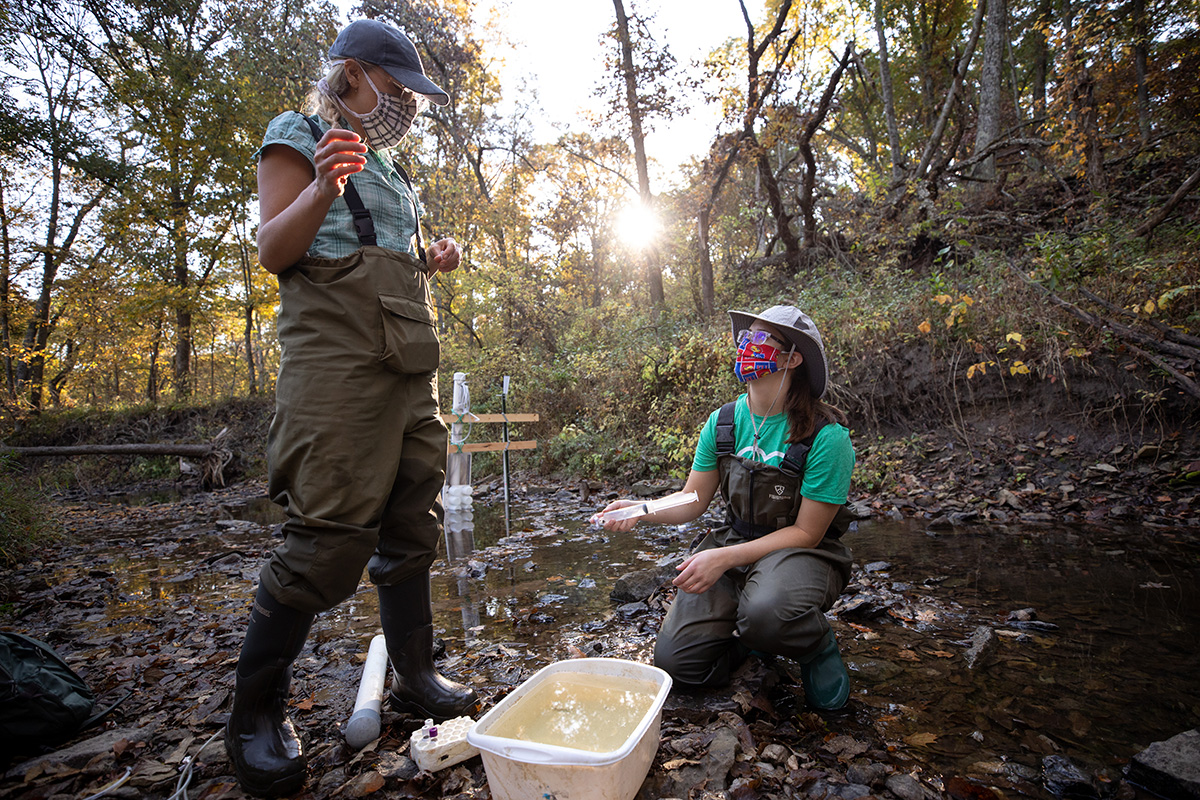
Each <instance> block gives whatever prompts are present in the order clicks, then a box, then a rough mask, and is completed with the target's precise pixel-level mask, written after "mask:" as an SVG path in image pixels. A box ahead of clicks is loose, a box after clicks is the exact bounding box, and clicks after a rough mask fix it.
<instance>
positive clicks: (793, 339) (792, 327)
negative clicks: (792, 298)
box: [729, 306, 829, 398]
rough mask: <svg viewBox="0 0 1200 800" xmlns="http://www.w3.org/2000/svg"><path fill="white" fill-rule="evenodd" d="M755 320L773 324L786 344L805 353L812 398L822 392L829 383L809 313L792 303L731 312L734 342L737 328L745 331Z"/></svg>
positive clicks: (817, 332)
mask: <svg viewBox="0 0 1200 800" xmlns="http://www.w3.org/2000/svg"><path fill="white" fill-rule="evenodd" d="M756 319H757V320H761V321H762V322H765V323H767V324H769V325H771V326H773V327H774V328H775V329H776V330H778V331H779V333H780V335H782V337H783V338H784V340H785V341H786V342H787V343H788V344H791V345H795V346H796V350H798V351H799V352H800V355H802V356H804V366H805V367H806V369H805V372H807V373H808V385H809V388H810V390H811V391H812V395H813V397H816V398H819V397H821V395H823V394H825V387H826V385H828V383H829V365H828V364H827V363H826V361H825V344H824V343H823V342H822V341H821V334H820V332H819V331H818V330H817V326H816V325H815V324H813V321H812V320H811V319H809V317H808V315H807V314H805V313H804V312H803V311H801V310H800V309H798V308H796V307H795V306H771V307H770V308H768V309H767V310H766V311H764V312H762V313H761V314H752V313H750V312H749V311H730V312H729V320H730V322H731V323H732V326H733V340H734V343H736V342H737V335H738V331H743V330H748V329H749V328H750V324H751V323H752V322H754V320H756Z"/></svg>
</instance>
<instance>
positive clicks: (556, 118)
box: [481, 0, 762, 192]
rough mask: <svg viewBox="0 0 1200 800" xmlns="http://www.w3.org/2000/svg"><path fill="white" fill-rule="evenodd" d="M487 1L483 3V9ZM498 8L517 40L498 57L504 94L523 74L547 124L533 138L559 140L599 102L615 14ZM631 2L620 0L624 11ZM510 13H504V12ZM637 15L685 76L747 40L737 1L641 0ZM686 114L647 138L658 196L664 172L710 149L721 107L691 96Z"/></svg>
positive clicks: (581, 5) (752, 2)
mask: <svg viewBox="0 0 1200 800" xmlns="http://www.w3.org/2000/svg"><path fill="white" fill-rule="evenodd" d="M487 2H489V0H481V5H484V4H486V3H487ZM490 2H491V3H492V4H493V7H495V8H497V9H499V14H498V16H499V19H500V20H501V24H503V25H504V26H505V29H506V31H507V34H508V37H509V38H510V39H511V40H512V41H513V42H515V43H516V49H515V51H514V52H511V53H507V54H503V55H504V58H505V61H506V62H507V63H506V67H507V68H506V70H505V71H504V72H502V73H501V74H502V75H503V78H502V80H503V81H504V84H505V86H504V88H505V95H506V97H515V96H516V91H517V88H518V86H519V84H520V82H521V80H522V78H523V77H525V78H528V80H529V83H530V85H532V86H533V87H535V88H536V90H537V93H538V100H539V102H540V104H541V106H542V108H543V109H544V110H545V113H546V121H545V125H544V126H543V127H541V128H539V129H538V133H537V135H538V138H539V139H542V140H552V139H554V138H557V135H558V131H556V130H555V128H554V127H553V126H554V125H555V124H557V125H583V124H585V123H584V114H583V112H584V111H585V110H586V109H587V108H589V107H591V108H594V107H596V106H597V105H598V104H599V100H598V98H596V97H595V96H594V94H593V93H594V90H595V88H596V86H597V85H598V84H599V83H600V82H601V81H602V80H605V79H606V78H605V76H604V74H603V71H604V70H603V65H604V54H603V45H602V44H601V43H600V36H601V34H602V33H603V32H604V31H606V30H607V29H608V28H609V27H610V26H611V25H612V24H613V22H614V20H615V18H616V12H615V10H614V9H613V4H612V2H611V0H582V2H574V3H563V2H562V0H490ZM746 5H747V8H748V9H749V10H750V13H751V15H752V18H754V16H756V15H757V14H759V13H760V9H761V7H762V2H761V0H749V2H747V4H746ZM631 6H632V0H625V11H626V13H629V11H630V9H631ZM505 9H507V13H505ZM637 9H638V11H639V12H641V13H653V14H654V17H655V19H654V23H653V24H652V27H651V32H652V33H653V34H654V36H655V38H656V40H657V41H658V42H659V43H666V44H667V46H668V47H669V49H670V51H671V54H672V55H673V56H675V60H676V62H677V63H678V65H679V67H680V68H681V70H683V71H691V68H692V65H693V63H694V62H698V61H700V60H702V59H703V58H704V57H705V56H706V55H707V54H708V53H709V52H710V51H711V50H713V49H714V48H716V47H718V46H719V45H721V44H722V43H723V42H724V41H725V40H726V39H728V38H730V37H731V36H733V37H743V36H745V30H746V26H745V22H744V21H743V19H742V13H741V9H740V8H739V6H738V3H737V0H641V1H640V2H639V3H638V4H637ZM689 99H690V101H691V111H690V112H689V113H688V114H686V115H684V117H683V118H682V119H677V120H674V121H672V122H670V123H667V122H664V121H662V120H656V121H655V122H654V132H653V133H652V134H650V136H649V137H647V144H646V149H647V154H648V155H649V157H650V158H651V159H652V160H653V161H656V162H657V163H658V166H659V175H658V176H657V179H654V180H653V181H652V183H653V184H654V189H655V191H656V192H658V191H661V190H662V189H664V188H666V187H664V186H663V185H662V181H663V180H664V174H669V173H671V172H673V171H674V169H675V168H676V167H678V166H679V165H680V164H682V163H684V162H686V161H688V160H689V159H690V158H691V157H693V156H698V155H703V154H704V153H705V152H707V150H708V144H709V142H710V141H711V140H712V136H713V133H714V132H715V130H716V125H717V122H718V118H719V109H717V108H716V107H715V105H714V106H713V107H705V106H703V105H701V104H700V103H699V100H698V98H689Z"/></svg>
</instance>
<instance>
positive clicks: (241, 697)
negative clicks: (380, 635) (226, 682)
mask: <svg viewBox="0 0 1200 800" xmlns="http://www.w3.org/2000/svg"><path fill="white" fill-rule="evenodd" d="M313 616H314V615H312V614H306V613H304V612H301V611H297V610H295V609H294V608H289V607H287V606H285V605H282V604H280V603H279V601H277V600H276V599H275V598H274V597H272V596H271V594H270V593H269V592H268V591H267V590H266V589H264V588H262V586H259V587H258V595H257V596H256V597H255V598H254V609H253V610H252V611H251V612H250V624H249V625H248V626H247V628H246V638H245V640H244V641H243V642H242V653H241V657H240V658H238V664H237V672H236V673H235V675H234V678H235V682H236V683H235V689H234V693H233V708H232V710H231V711H230V713H229V722H227V723H226V725H225V751H226V752H227V753H228V754H229V760H230V762H232V764H233V774H234V775H236V776H237V779H238V783H240V784H241V785H242V788H243V789H245V790H246V791H247V792H249V793H250V794H252V795H255V796H257V797H282V796H284V795H290V794H295V793H296V792H298V791H299V790H300V788H301V787H302V786H304V771H305V767H306V766H307V761H306V760H305V758H304V749H303V747H302V746H301V744H300V738H299V737H298V736H297V735H296V729H295V728H294V727H293V726H292V721H291V720H290V719H288V716H287V698H288V686H289V684H290V683H291V679H292V662H293V661H295V660H296V656H298V655H300V650H301V648H303V647H304V640H305V639H307V638H308V629H309V628H310V627H311V626H312V621H313Z"/></svg>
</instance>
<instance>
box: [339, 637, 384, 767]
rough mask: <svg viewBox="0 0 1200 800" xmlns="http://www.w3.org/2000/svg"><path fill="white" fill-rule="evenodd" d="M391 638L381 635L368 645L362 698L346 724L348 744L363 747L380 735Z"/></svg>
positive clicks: (360, 697)
mask: <svg viewBox="0 0 1200 800" xmlns="http://www.w3.org/2000/svg"><path fill="white" fill-rule="evenodd" d="M387 667H388V654H387V640H386V639H384V637H383V634H379V635H378V636H376V637H375V638H373V639H372V640H371V646H370V647H369V648H367V662H366V663H365V664H363V674H362V681H361V682H360V683H359V684H358V699H357V700H355V701H354V714H352V715H351V717H350V721H349V722H347V723H346V744H348V745H350V746H351V747H353V748H354V749H355V750H361V749H362V748H364V747H366V746H367V745H368V744H370V743H371V742H373V741H375V740H376V739H378V738H379V727H380V720H379V711H380V709H381V708H382V707H383V682H384V678H386V677H387Z"/></svg>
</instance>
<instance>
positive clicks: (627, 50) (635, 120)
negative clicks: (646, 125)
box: [613, 0, 665, 308]
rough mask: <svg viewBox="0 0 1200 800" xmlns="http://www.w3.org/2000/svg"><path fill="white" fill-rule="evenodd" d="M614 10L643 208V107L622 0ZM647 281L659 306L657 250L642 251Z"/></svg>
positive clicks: (649, 198) (646, 173)
mask: <svg viewBox="0 0 1200 800" xmlns="http://www.w3.org/2000/svg"><path fill="white" fill-rule="evenodd" d="M613 8H614V10H615V11H616V13H617V36H618V37H619V38H620V41H621V71H622V72H623V73H624V77H625V104H626V105H627V106H628V108H629V123H630V128H631V130H632V133H633V158H634V161H635V162H636V164H637V174H638V195H639V196H640V197H641V200H642V205H643V206H645V208H646V210H650V209H651V208H653V207H654V196H653V195H652V194H651V193H650V170H649V167H648V166H647V162H646V136H645V133H644V132H643V131H642V109H641V106H640V105H639V104H638V94H637V72H636V71H635V70H634V66H633V42H632V40H631V39H630V37H629V18H628V17H627V16H626V15H625V6H624V4H623V3H622V0H613ZM645 260H646V264H645V268H646V283H647V284H648V286H649V288H650V302H651V304H652V305H653V306H654V307H655V308H661V307H662V305H663V301H664V299H665V298H664V294H663V276H662V262H661V260H660V259H659V258H658V255H657V253H655V252H647V253H646V254H645Z"/></svg>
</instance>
